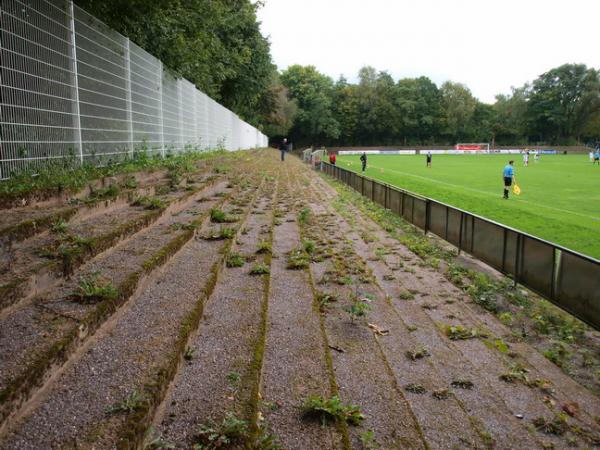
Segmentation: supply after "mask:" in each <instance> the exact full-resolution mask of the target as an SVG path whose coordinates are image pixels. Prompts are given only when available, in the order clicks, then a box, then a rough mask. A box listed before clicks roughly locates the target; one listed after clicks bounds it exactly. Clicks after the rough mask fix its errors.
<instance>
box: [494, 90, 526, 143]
mask: <svg viewBox="0 0 600 450" xmlns="http://www.w3.org/2000/svg"><path fill="white" fill-rule="evenodd" d="M528 90H529V86H528V85H525V86H523V87H521V88H512V94H511V95H497V96H496V103H494V105H493V108H494V116H493V123H492V139H491V142H492V143H498V144H517V143H527V95H528Z"/></svg>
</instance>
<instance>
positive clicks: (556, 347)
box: [544, 342, 570, 367]
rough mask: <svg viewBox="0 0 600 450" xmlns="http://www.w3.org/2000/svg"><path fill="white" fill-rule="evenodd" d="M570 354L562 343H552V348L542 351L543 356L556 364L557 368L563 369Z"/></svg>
mask: <svg viewBox="0 0 600 450" xmlns="http://www.w3.org/2000/svg"><path fill="white" fill-rule="evenodd" d="M569 355H570V353H569V351H568V350H567V347H566V346H565V344H563V343H562V342H552V347H550V348H549V349H548V350H546V351H544V356H545V357H546V358H548V359H549V360H550V361H552V362H553V363H554V364H556V365H557V366H558V367H563V365H564V362H565V359H566V358H567V357H569Z"/></svg>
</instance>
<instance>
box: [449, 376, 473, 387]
mask: <svg viewBox="0 0 600 450" xmlns="http://www.w3.org/2000/svg"><path fill="white" fill-rule="evenodd" d="M450 386H452V387H453V388H459V389H469V390H470V389H473V387H474V386H475V385H474V384H473V382H472V381H471V380H462V379H458V380H454V381H453V382H452V383H450Z"/></svg>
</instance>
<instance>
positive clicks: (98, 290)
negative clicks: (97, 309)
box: [72, 272, 119, 303]
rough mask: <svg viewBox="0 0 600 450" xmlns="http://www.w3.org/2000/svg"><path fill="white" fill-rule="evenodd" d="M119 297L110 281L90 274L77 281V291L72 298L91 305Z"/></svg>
mask: <svg viewBox="0 0 600 450" xmlns="http://www.w3.org/2000/svg"><path fill="white" fill-rule="evenodd" d="M118 295H119V292H118V291H117V289H116V288H115V287H114V286H113V285H112V283H111V282H110V281H107V280H102V279H101V278H100V275H99V274H98V273H97V272H96V273H92V274H90V275H84V276H82V277H81V278H80V279H79V283H78V284H77V289H76V290H75V292H73V294H72V297H73V298H74V299H75V300H77V301H80V302H83V303H93V302H99V301H103V300H114V299H115V298H117V296H118Z"/></svg>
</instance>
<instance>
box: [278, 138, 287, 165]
mask: <svg viewBox="0 0 600 450" xmlns="http://www.w3.org/2000/svg"><path fill="white" fill-rule="evenodd" d="M279 150H280V151H281V161H285V152H287V150H288V143H287V138H283V141H281V144H280V145H279Z"/></svg>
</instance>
